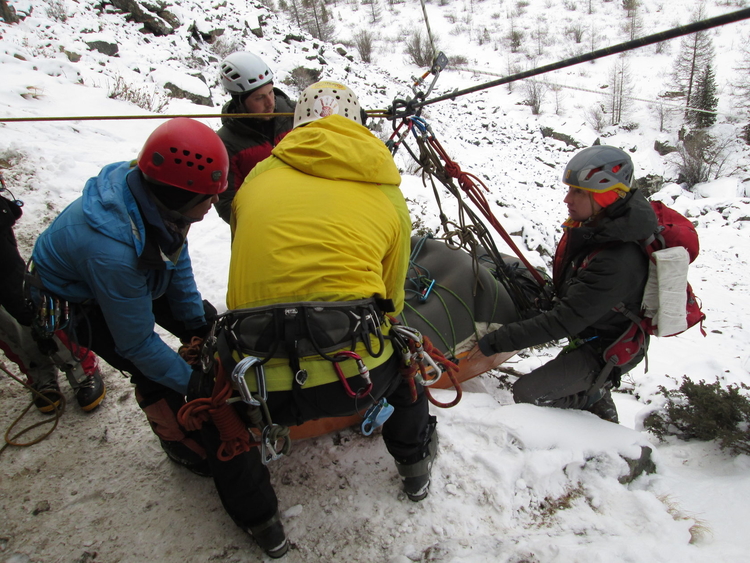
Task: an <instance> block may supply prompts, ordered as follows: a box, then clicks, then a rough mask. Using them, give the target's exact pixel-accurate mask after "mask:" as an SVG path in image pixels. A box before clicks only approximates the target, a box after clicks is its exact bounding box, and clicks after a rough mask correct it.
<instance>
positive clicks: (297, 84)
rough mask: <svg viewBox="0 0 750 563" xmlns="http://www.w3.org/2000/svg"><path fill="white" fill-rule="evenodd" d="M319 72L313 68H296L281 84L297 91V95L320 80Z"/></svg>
mask: <svg viewBox="0 0 750 563" xmlns="http://www.w3.org/2000/svg"><path fill="white" fill-rule="evenodd" d="M320 72H321V71H320V70H316V69H314V68H307V67H304V66H298V67H295V68H294V69H293V70H292V72H291V73H289V76H287V77H286V78H284V80H282V82H283V83H284V84H286V85H287V86H291V87H292V88H294V89H295V90H297V93H301V92H302V90H304V89H305V88H307V87H308V86H309V85H310V84H315V83H316V82H317V81H318V80H319V79H320Z"/></svg>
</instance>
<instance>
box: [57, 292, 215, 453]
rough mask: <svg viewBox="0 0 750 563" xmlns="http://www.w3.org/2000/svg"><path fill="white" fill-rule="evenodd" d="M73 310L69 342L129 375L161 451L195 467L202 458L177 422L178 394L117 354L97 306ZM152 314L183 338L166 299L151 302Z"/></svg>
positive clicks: (195, 443) (191, 437)
mask: <svg viewBox="0 0 750 563" xmlns="http://www.w3.org/2000/svg"><path fill="white" fill-rule="evenodd" d="M204 308H205V310H206V314H207V315H211V313H212V312H213V314H215V312H216V311H215V309H213V306H212V305H211V304H210V303H208V302H207V301H204ZM76 309H77V315H76V319H75V326H74V331H73V332H74V334H71V338H74V339H75V340H76V341H77V342H78V343H79V344H80V345H81V346H86V347H88V348H89V349H91V350H93V351H94V352H95V353H96V354H97V355H98V356H99V357H100V358H102V359H103V360H104V361H106V362H107V363H108V364H109V365H111V366H112V367H113V368H115V369H118V370H120V371H122V372H125V373H128V374H129V375H130V382H131V383H133V384H134V385H135V395H136V400H137V401H138V406H140V407H141V409H142V410H143V412H144V413H145V414H146V418H147V419H148V421H149V424H150V425H151V429H152V430H153V431H154V433H155V434H156V435H157V436H159V438H160V439H161V440H162V446H163V447H164V448H165V449H168V448H170V447H172V446H173V448H174V450H175V452H174V453H176V454H177V455H178V457H180V458H181V459H183V460H184V461H185V462H186V463H197V462H199V461H200V459H202V458H205V452H204V449H203V446H202V445H201V444H200V438H199V437H198V435H197V433H190V432H187V431H186V430H185V429H184V428H182V427H181V426H180V425H179V424H178V422H177V411H179V409H180V408H181V407H182V405H184V404H185V398H184V397H183V396H182V394H180V393H178V392H177V391H174V390H173V389H170V388H169V387H166V386H164V385H161V384H160V383H157V382H155V381H153V380H151V379H149V378H148V377H147V376H146V375H144V374H143V373H142V372H141V371H140V370H139V369H138V368H137V367H136V366H135V364H134V363H133V362H131V361H130V360H128V359H127V358H125V357H123V356H121V355H120V354H119V353H118V352H117V349H116V345H115V341H114V338H113V337H112V333H111V332H110V330H109V327H108V326H107V321H106V319H105V318H104V313H103V312H102V310H101V308H100V307H99V306H98V305H96V304H89V305H83V306H79V307H77V308H76ZM152 310H153V314H154V318H155V320H156V324H158V325H159V326H161V327H162V328H164V329H165V330H167V331H169V332H170V333H172V334H174V335H175V336H178V337H184V336H186V334H185V332H186V331H185V326H184V324H183V323H182V322H181V321H178V320H176V319H175V318H174V315H173V314H172V311H171V309H170V307H169V303H168V301H167V299H166V297H161V298H159V299H156V300H154V301H153V305H152Z"/></svg>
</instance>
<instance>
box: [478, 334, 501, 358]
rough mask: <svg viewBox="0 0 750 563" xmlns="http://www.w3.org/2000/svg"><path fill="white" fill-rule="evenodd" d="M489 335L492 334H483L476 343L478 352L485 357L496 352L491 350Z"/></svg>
mask: <svg viewBox="0 0 750 563" xmlns="http://www.w3.org/2000/svg"><path fill="white" fill-rule="evenodd" d="M491 335H492V333H489V334H485V335H484V336H483V337H482V338H480V339H479V342H477V345H478V346H479V351H480V352H482V354H484V355H485V356H487V357H489V356H494V355H495V354H497V352H495V350H493V348H492V339H491V338H490V336H491Z"/></svg>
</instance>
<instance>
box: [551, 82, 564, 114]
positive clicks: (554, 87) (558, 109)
mask: <svg viewBox="0 0 750 563" xmlns="http://www.w3.org/2000/svg"><path fill="white" fill-rule="evenodd" d="M549 89H550V90H551V91H552V97H553V98H554V100H555V115H560V114H562V111H563V101H564V100H565V91H564V90H563V87H562V86H560V85H559V84H550V85H549Z"/></svg>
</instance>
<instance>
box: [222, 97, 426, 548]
mask: <svg viewBox="0 0 750 563" xmlns="http://www.w3.org/2000/svg"><path fill="white" fill-rule="evenodd" d="M365 117H366V115H365V113H364V112H363V111H362V110H361V109H360V106H359V101H358V99H357V96H356V95H355V94H354V92H352V91H351V90H350V89H349V88H347V87H346V86H344V85H342V84H338V83H335V82H319V83H317V84H313V85H312V86H310V87H308V88H307V89H306V90H305V91H304V92H303V93H302V94H301V96H300V99H299V100H298V102H297V106H296V109H295V115H294V129H293V130H292V131H291V132H290V133H289V134H288V135H287V136H286V137H285V138H284V139H283V140H282V141H281V142H280V143H279V144H278V146H277V147H276V148H274V150H273V151H272V155H271V156H270V157H269V158H268V159H266V160H264V161H263V162H261V163H259V164H258V165H257V166H256V167H255V168H254V169H253V171H252V172H251V173H250V174H249V175H248V177H247V178H246V180H245V182H244V184H243V185H242V188H241V189H240V190H239V191H238V192H237V196H236V197H235V199H234V202H233V209H232V220H231V223H230V224H231V227H232V237H233V238H232V257H231V263H230V269H229V287H228V291H227V305H228V307H229V309H230V311H231V312H232V314H236V315H237V317H236V318H237V319H238V321H237V322H236V324H235V325H234V328H233V330H232V333H233V337H236V339H237V342H238V343H239V345H238V346H237V349H235V350H233V352H234V354H233V355H234V358H235V360H238V359H239V358H240V357H241V356H242V355H255V356H257V357H259V358H264V359H267V360H268V361H267V362H266V363H265V365H264V368H265V379H266V386H267V391H268V398H267V404H268V407H269V410H270V412H271V415H272V418H273V420H274V422H275V423H277V424H285V425H294V424H301V423H302V422H305V421H307V420H312V419H317V418H322V417H330V416H349V415H352V414H354V413H357V412H364V410H365V409H367V408H368V407H370V406H371V405H373V404H374V403H377V402H379V401H381V400H382V399H387V402H388V403H389V404H390V405H391V406H392V407H393V414H392V415H391V417H390V418H389V419H388V420H387V421H386V422H385V424H384V425H383V439H384V441H385V444H386V447H387V449H388V451H389V452H390V454H391V455H392V456H393V457H394V459H395V461H396V466H397V469H398V472H399V474H400V476H401V478H402V482H403V487H404V492H405V493H406V494H407V496H408V497H409V498H410V499H411V500H413V501H419V500H422V499H423V498H424V497H425V496H427V492H428V488H429V484H430V470H431V466H432V461H433V459H434V457H435V455H436V450H437V434H436V433H435V425H436V421H435V418H434V417H432V416H430V415H429V409H428V403H427V401H426V397H425V395H424V394H423V393H422V391H421V387H420V386H417V387H418V388H419V389H418V394H417V399H416V401H412V397H411V393H410V390H409V385H408V384H407V383H406V382H405V380H404V379H403V378H402V377H401V374H400V371H399V368H400V363H401V360H400V354H399V353H397V352H394V349H393V347H392V346H391V344H390V341H389V340H388V334H389V329H390V324H389V321H388V320H387V318H386V313H391V314H399V313H400V312H401V310H402V309H403V306H404V279H405V277H406V273H407V269H408V264H409V253H410V241H409V239H410V233H411V219H410V217H409V212H408V209H407V207H406V203H405V201H404V197H403V194H402V193H401V191H400V189H399V187H398V186H399V184H400V182H401V177H400V175H399V173H398V169H397V168H396V165H395V164H394V162H393V159H392V157H391V155H390V153H389V151H388V149H387V148H386V147H385V145H384V144H383V143H382V142H381V141H380V140H379V139H377V138H376V137H375V136H374V135H373V134H372V133H370V131H369V130H368V129H367V128H366V127H364V126H363V124H362V123H363V119H364V118H365ZM222 362H223V360H222ZM363 366H364V367H365V368H366V370H367V372H369V373H363V371H364V370H363V369H362V368H363ZM224 367H225V369H226V367H227V366H224ZM250 379H252V378H250ZM254 384H255V381H254V380H253V381H248V385H249V386H252V385H254ZM209 449H211V448H209ZM238 460H241V463H245V464H246V465H245V466H244V467H243V469H241V470H240V471H234V472H233V473H232V475H233V476H235V477H234V478H227V479H223V478H222V477H221V475H222V474H223V473H222V470H221V468H220V467H219V466H220V465H221V464H220V463H219V462H217V463H216V464H215V465H214V466H213V474H214V478H215V480H216V484H217V488H218V489H219V493H220V495H221V498H222V501H223V502H224V506H225V508H226V509H227V511H228V512H229V514H230V515H231V516H232V518H233V519H234V521H235V522H237V523H238V524H239V525H241V526H243V527H246V528H247V529H249V530H250V531H251V533H252V534H253V537H254V538H255V540H256V541H257V542H258V544H259V545H260V546H261V547H262V548H263V549H264V550H265V551H266V553H267V554H269V555H271V556H272V557H280V556H281V555H283V553H284V552H285V551H286V549H287V548H286V546H287V545H288V544H287V543H286V539H285V535H284V530H283V526H282V524H281V522H280V520H279V516H278V511H277V501H276V496H275V493H274V492H273V488H272V486H271V483H270V477H269V474H268V471H267V469H266V467H265V466H264V465H262V464H261V461H260V458H259V456H258V455H257V449H256V450H252V451H251V452H249V453H247V454H242V455H241V456H237V457H235V459H234V460H232V462H233V463H235V462H238ZM217 470H218V471H217ZM237 475H243V476H244V477H243V479H242V480H238V479H237V477H236V476H237Z"/></svg>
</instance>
